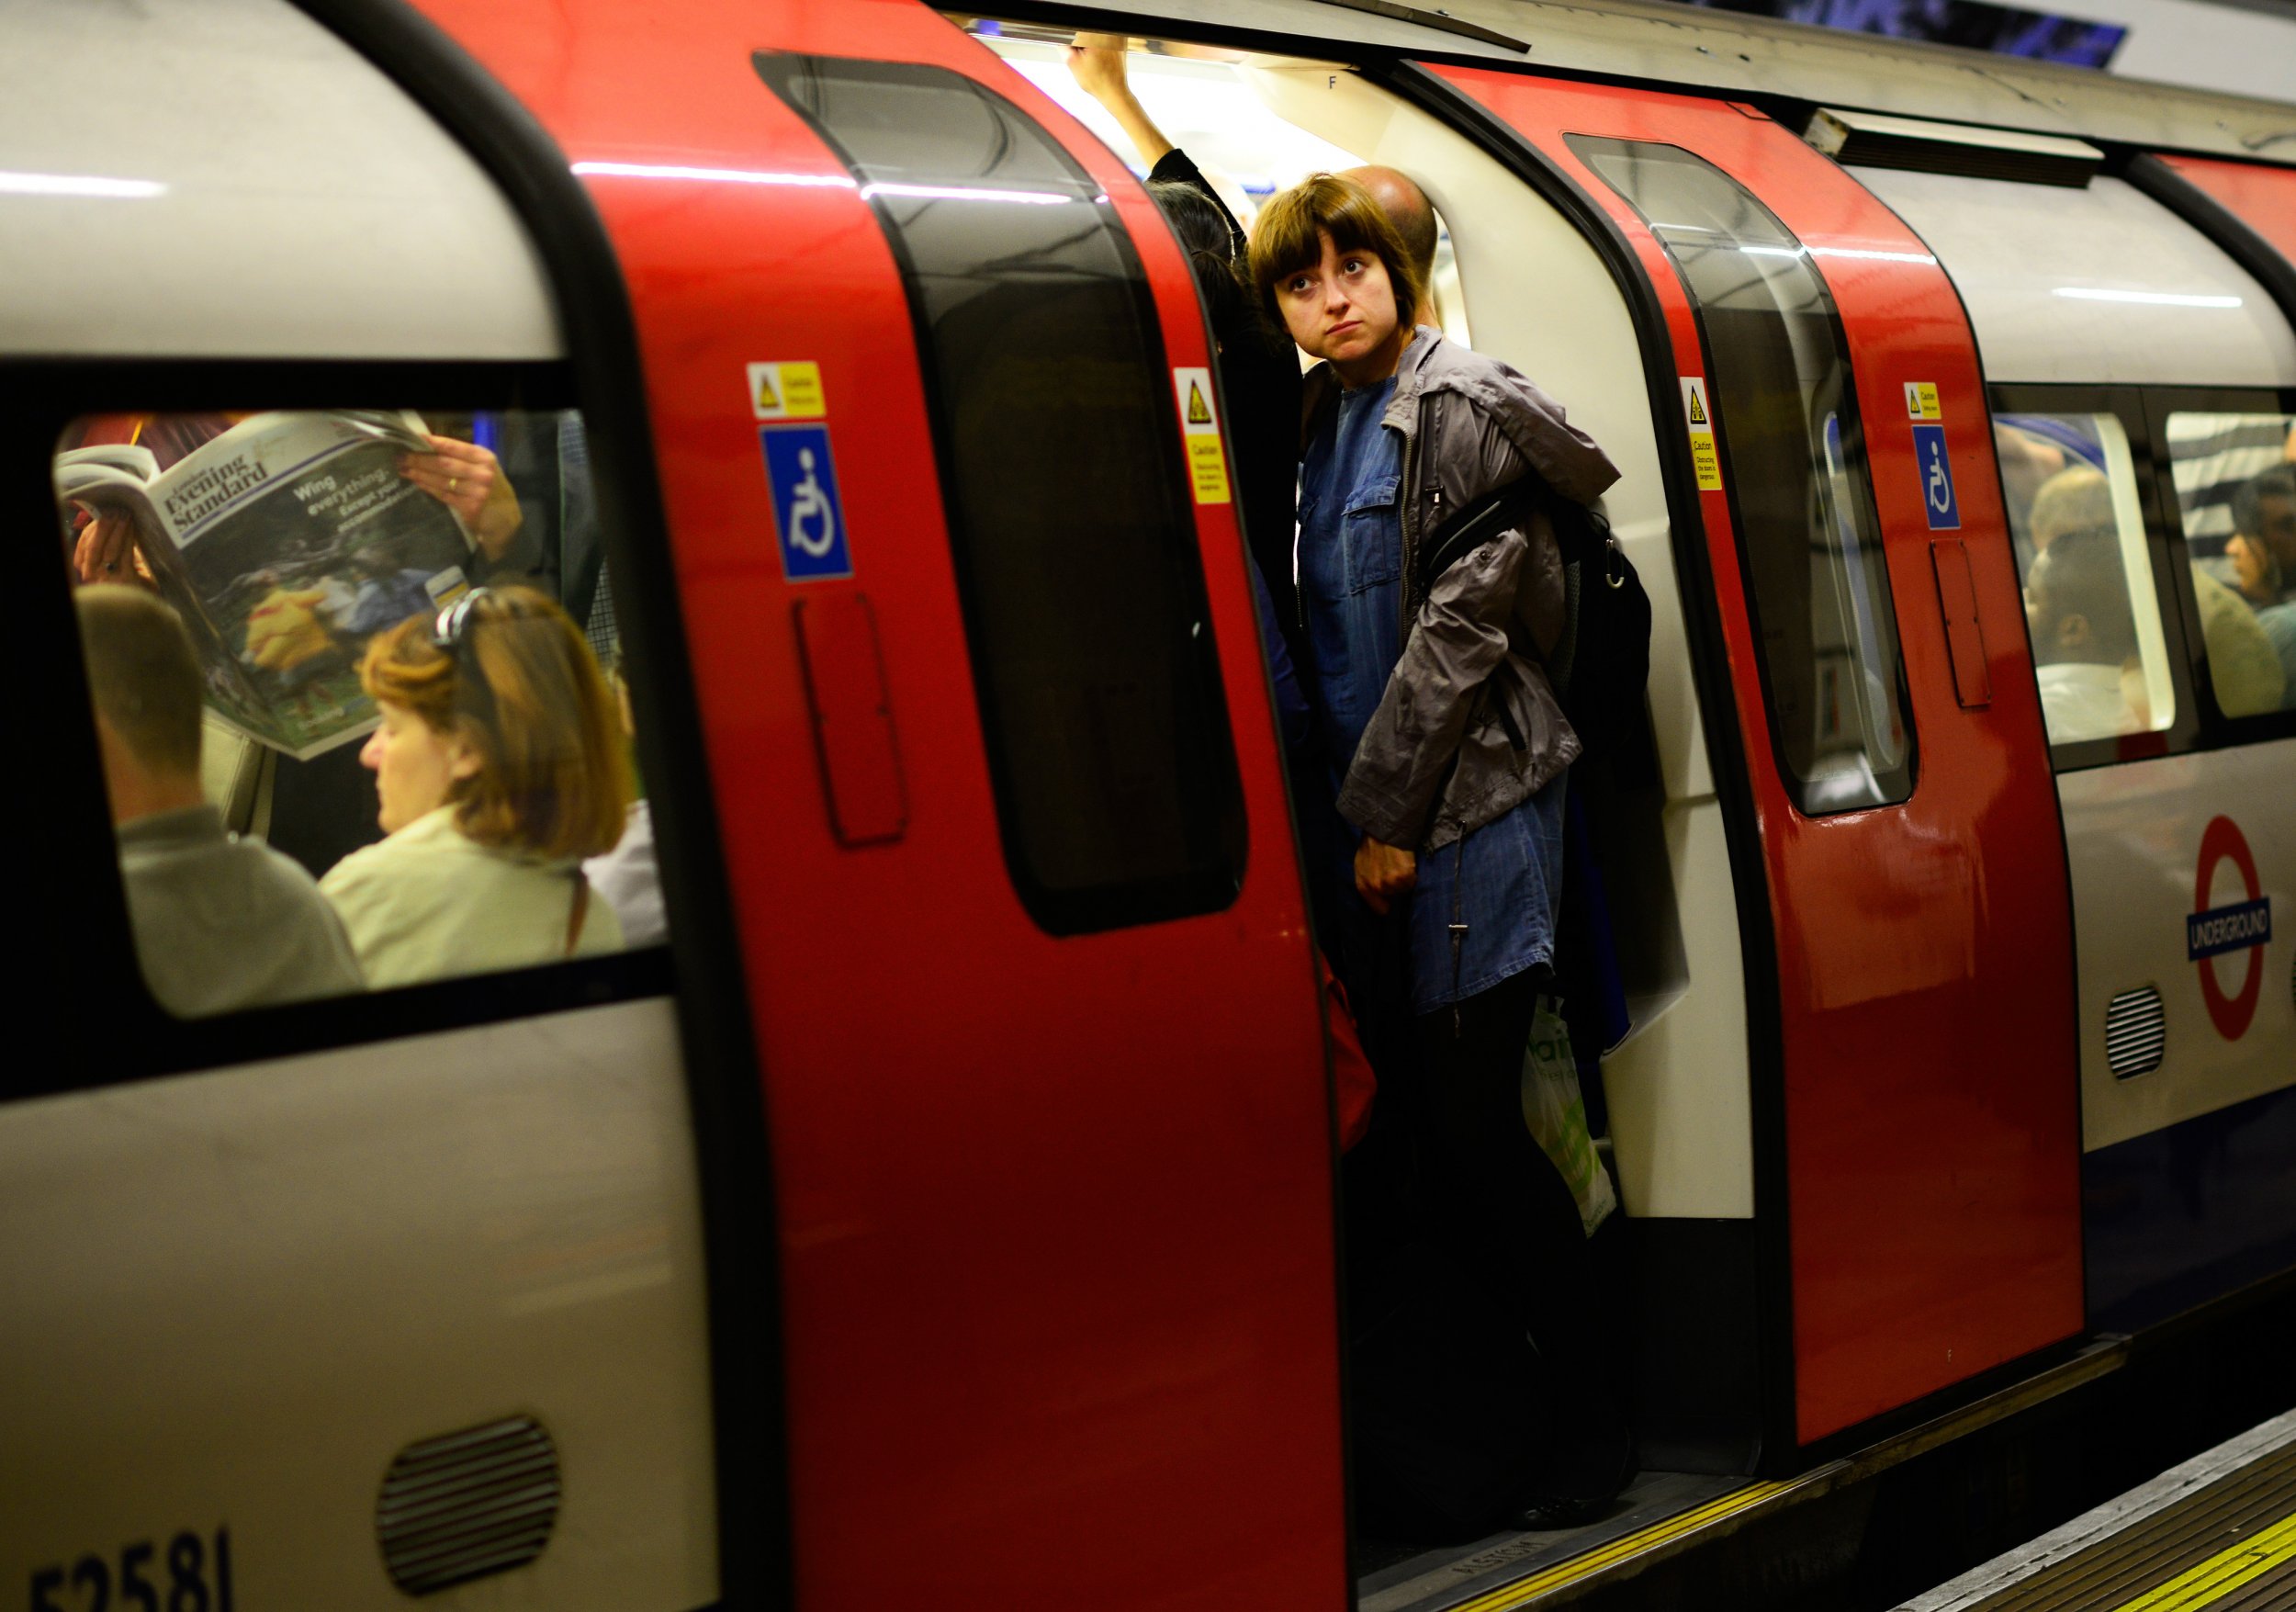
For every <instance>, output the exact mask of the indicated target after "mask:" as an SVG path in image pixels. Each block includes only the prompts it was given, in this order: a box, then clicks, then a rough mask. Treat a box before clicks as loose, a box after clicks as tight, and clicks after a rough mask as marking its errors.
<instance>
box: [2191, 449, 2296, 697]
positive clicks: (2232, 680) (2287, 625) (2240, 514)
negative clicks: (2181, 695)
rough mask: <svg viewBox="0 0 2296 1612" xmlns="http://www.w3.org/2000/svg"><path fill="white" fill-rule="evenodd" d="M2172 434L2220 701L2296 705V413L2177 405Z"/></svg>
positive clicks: (2212, 684) (2197, 610)
mask: <svg viewBox="0 0 2296 1612" xmlns="http://www.w3.org/2000/svg"><path fill="white" fill-rule="evenodd" d="M2166 436H2167V445H2168V461H2169V471H2170V477H2171V480H2172V482H2173V484H2174V486H2175V490H2176V504H2177V517H2178V525H2179V526H2180V528H2181V529H2182V531H2183V534H2184V542H2185V551H2186V558H2187V560H2188V561H2189V564H2190V566H2191V574H2192V591H2193V604H2194V614H2196V615H2197V616H2198V617H2199V625H2200V643H2201V648H2202V649H2203V652H2204V653H2205V655H2206V657H2207V660H2208V669H2209V688H2210V692H2211V693H2212V694H2213V695H2214V697H2215V701H2216V708H2217V710H2218V712H2219V713H2220V714H2221V715H2223V716H2227V717H2247V716H2264V715H2266V714H2268V713H2271V712H2278V711H2284V710H2290V709H2296V414H2291V413H2289V412H2286V411H2246V412H2217V411H2199V410H2172V411H2170V412H2169V414H2168V418H2167V432H2166Z"/></svg>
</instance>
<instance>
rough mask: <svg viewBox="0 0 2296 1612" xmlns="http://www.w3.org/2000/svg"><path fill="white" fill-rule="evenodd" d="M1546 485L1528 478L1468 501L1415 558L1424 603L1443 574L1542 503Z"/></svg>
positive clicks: (1417, 585)
mask: <svg viewBox="0 0 2296 1612" xmlns="http://www.w3.org/2000/svg"><path fill="white" fill-rule="evenodd" d="M1546 497H1547V484H1546V483H1545V482H1544V481H1541V480H1540V479H1538V477H1537V476H1536V475H1534V474H1525V475H1523V476H1519V477H1517V478H1516V479H1514V480H1513V481H1508V482H1503V483H1502V484H1501V485H1499V486H1497V487H1494V488H1492V489H1491V490H1490V491H1488V492H1486V493H1484V494H1482V495H1481V496H1480V498H1471V499H1469V500H1468V501H1467V502H1465V503H1463V504H1461V505H1459V507H1458V509H1456V510H1454V511H1452V512H1451V514H1450V517H1449V518H1448V519H1447V520H1446V521H1445V522H1444V523H1443V524H1442V525H1441V526H1439V527H1437V528H1436V529H1435V531H1434V532H1432V533H1430V534H1429V535H1428V537H1427V540H1425V541H1423V542H1422V543H1421V544H1420V546H1419V552H1418V553H1417V554H1415V555H1414V556H1412V587H1413V588H1414V589H1415V590H1416V591H1417V594H1418V597H1420V598H1422V599H1424V598H1425V597H1426V596H1427V595H1428V594H1429V593H1430V592H1433V591H1434V589H1435V582H1436V581H1438V580H1439V579H1440V578H1441V577H1442V575H1443V573H1444V572H1446V571H1447V570H1449V569H1451V568H1452V567H1453V566H1455V565H1457V564H1458V562H1459V561H1460V560H1462V559H1464V558H1467V557H1468V556H1469V555H1470V554H1472V553H1474V552H1475V550H1477V549H1478V548H1480V547H1482V546H1483V545H1484V544H1486V543H1488V542H1490V541H1491V539H1492V538H1493V537H1496V536H1497V535H1499V534H1500V533H1502V532H1504V531H1506V530H1507V529H1508V528H1509V527H1511V526H1519V525H1521V524H1523V517H1524V516H1525V515H1526V514H1528V513H1530V512H1531V511H1532V510H1533V509H1534V508H1536V507H1537V505H1538V504H1540V503H1541V502H1544V501H1545V499H1546Z"/></svg>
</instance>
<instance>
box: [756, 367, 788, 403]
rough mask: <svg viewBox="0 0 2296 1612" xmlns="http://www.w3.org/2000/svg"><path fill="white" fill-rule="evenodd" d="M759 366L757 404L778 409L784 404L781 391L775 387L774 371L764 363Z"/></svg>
mask: <svg viewBox="0 0 2296 1612" xmlns="http://www.w3.org/2000/svg"><path fill="white" fill-rule="evenodd" d="M757 367H758V397H757V404H758V407H759V408H760V409H766V410H778V409H780V408H781V406H782V400H781V396H780V394H779V393H777V392H775V391H774V389H773V371H772V370H771V368H769V367H767V366H764V365H760V366H757Z"/></svg>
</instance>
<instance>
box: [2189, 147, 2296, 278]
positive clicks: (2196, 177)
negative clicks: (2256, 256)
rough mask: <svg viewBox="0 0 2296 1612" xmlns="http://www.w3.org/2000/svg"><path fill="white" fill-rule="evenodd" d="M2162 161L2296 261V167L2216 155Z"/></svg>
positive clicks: (2290, 260) (2294, 262)
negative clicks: (2233, 160)
mask: <svg viewBox="0 0 2296 1612" xmlns="http://www.w3.org/2000/svg"><path fill="white" fill-rule="evenodd" d="M2160 160H2161V161H2162V162H2164V163H2167V164H2168V165H2169V166H2170V167H2171V168H2174V169H2175V170H2176V171H2177V172H2178V173H2179V174H2181V175H2184V176H2185V177H2186V178H2188V179H2189V180H2191V181H2192V183H2193V184H2195V185H2197V186H2200V188H2201V189H2202V190H2205V191H2207V192H2208V193H2209V195H2211V196H2212V197H2215V198H2216V199H2217V200H2218V201H2219V202H2221V203H2223V206H2224V207H2225V208H2226V209H2228V210H2229V211H2230V212H2231V213H2232V214H2233V215H2234V217H2235V218H2237V219H2239V220H2240V221H2241V222H2242V223H2244V224H2245V225H2247V226H2248V228H2250V229H2251V230H2254V231H2256V232H2257V234H2259V235H2261V236H2263V237H2264V238H2265V239H2266V240H2267V241H2269V242H2271V243H2272V245H2273V246H2274V247H2275V248H2276V249H2277V250H2278V251H2279V254H2280V255H2281V256H2282V257H2284V258H2286V259H2288V261H2289V262H2290V263H2292V264H2296V168H2267V167H2261V166H2258V165H2257V164H2256V163H2224V162H2219V161H2217V160H2216V159H2215V158H2213V157H2173V156H2168V155H2167V154H2163V155H2162V157H2161V159H2160Z"/></svg>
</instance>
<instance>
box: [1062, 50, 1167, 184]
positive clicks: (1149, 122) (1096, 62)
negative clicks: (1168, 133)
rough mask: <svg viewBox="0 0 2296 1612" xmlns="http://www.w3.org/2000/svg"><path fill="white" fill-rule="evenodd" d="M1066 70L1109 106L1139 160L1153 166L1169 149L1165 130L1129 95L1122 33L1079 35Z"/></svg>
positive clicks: (1077, 82) (1078, 84)
mask: <svg viewBox="0 0 2296 1612" xmlns="http://www.w3.org/2000/svg"><path fill="white" fill-rule="evenodd" d="M1068 71H1069V73H1071V74H1072V75H1073V76H1074V77H1075V80H1076V86H1077V87H1078V88H1079V89H1081V90H1083V91H1084V92H1085V94H1086V95H1088V96H1091V97H1092V98H1093V99H1094V100H1096V101H1097V102H1099V103H1100V104H1101V105H1102V106H1103V107H1107V108H1108V110H1109V116H1110V117H1112V118H1115V119H1116V123H1117V127H1118V128H1120V129H1121V130H1123V131H1124V138H1125V139H1126V140H1129V141H1131V142H1132V144H1133V145H1134V146H1135V147H1136V148H1137V149H1138V150H1139V152H1140V160H1141V161H1142V162H1143V163H1147V164H1148V165H1149V166H1150V167H1152V168H1153V167H1154V166H1155V165H1156V163H1158V162H1159V161H1161V160H1162V159H1163V157H1164V153H1165V152H1168V151H1170V150H1171V149H1172V142H1171V141H1169V140H1167V139H1165V133H1164V130H1161V129H1158V128H1157V127H1156V124H1155V120H1154V118H1150V117H1149V116H1148V111H1147V108H1146V107H1142V105H1141V104H1140V97H1139V96H1136V95H1134V94H1132V85H1131V76H1130V74H1129V73H1127V72H1126V69H1125V62H1124V36H1123V35H1122V34H1078V35H1077V36H1076V37H1075V39H1073V40H1072V41H1070V43H1069V47H1068Z"/></svg>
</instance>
